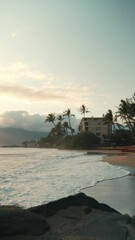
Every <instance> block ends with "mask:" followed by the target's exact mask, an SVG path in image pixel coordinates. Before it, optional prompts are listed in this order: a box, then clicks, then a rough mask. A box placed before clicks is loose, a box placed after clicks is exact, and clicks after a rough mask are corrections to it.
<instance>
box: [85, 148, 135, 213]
mask: <svg viewBox="0 0 135 240" xmlns="http://www.w3.org/2000/svg"><path fill="white" fill-rule="evenodd" d="M92 152H93V151H92ZM97 152H98V153H102V154H106V157H105V158H104V159H103V161H105V162H108V163H109V164H114V165H117V166H119V167H121V168H123V169H125V170H127V171H129V172H130V174H129V175H128V176H126V177H122V178H118V179H114V180H108V181H104V182H100V183H98V184H97V185H96V186H94V187H90V188H86V189H83V192H84V193H85V194H87V195H88V196H91V197H94V198H95V199H97V200H98V201H99V202H104V203H106V204H108V205H110V206H111V207H113V208H115V209H116V210H118V211H119V212H121V213H122V214H126V213H127V214H129V215H130V216H133V215H135V204H134V199H135V153H122V152H121V151H120V150H98V151H97Z"/></svg>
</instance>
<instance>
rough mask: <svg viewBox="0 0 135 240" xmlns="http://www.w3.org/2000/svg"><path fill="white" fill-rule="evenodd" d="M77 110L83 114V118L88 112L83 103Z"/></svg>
mask: <svg viewBox="0 0 135 240" xmlns="http://www.w3.org/2000/svg"><path fill="white" fill-rule="evenodd" d="M78 111H79V112H80V113H81V114H83V117H84V118H85V113H88V112H90V111H89V110H88V108H87V107H86V106H85V105H83V104H82V105H81V106H80V108H78Z"/></svg>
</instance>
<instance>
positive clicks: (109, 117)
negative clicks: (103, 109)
mask: <svg viewBox="0 0 135 240" xmlns="http://www.w3.org/2000/svg"><path fill="white" fill-rule="evenodd" d="M103 120H104V124H107V125H109V124H111V125H112V126H113V128H114V130H115V131H116V130H117V128H116V125H117V127H118V128H120V127H122V125H121V124H119V123H118V122H117V119H116V117H113V113H112V110H110V109H109V110H108V112H107V113H106V114H105V115H103Z"/></svg>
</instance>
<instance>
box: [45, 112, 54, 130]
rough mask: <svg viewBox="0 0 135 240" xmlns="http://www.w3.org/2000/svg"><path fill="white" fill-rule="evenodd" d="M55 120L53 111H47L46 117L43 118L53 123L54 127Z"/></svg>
mask: <svg viewBox="0 0 135 240" xmlns="http://www.w3.org/2000/svg"><path fill="white" fill-rule="evenodd" d="M55 120H56V117H55V114H54V113H49V114H48V116H47V117H46V119H45V122H50V123H52V124H53V125H54V127H55V126H56V124H55Z"/></svg>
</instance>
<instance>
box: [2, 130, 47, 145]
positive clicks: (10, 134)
mask: <svg viewBox="0 0 135 240" xmlns="http://www.w3.org/2000/svg"><path fill="white" fill-rule="evenodd" d="M47 135H48V133H47V132H37V131H27V130H24V129H21V128H12V127H6V128H2V127H0V146H14V145H17V146H20V145H22V143H23V142H24V141H31V140H39V139H40V138H41V137H46V136H47Z"/></svg>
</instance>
